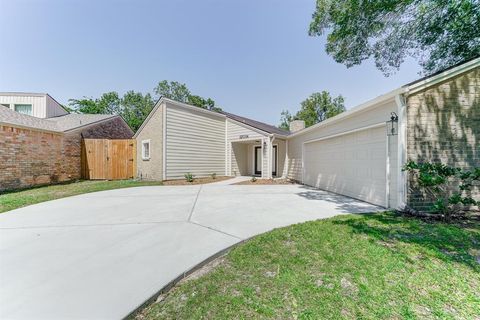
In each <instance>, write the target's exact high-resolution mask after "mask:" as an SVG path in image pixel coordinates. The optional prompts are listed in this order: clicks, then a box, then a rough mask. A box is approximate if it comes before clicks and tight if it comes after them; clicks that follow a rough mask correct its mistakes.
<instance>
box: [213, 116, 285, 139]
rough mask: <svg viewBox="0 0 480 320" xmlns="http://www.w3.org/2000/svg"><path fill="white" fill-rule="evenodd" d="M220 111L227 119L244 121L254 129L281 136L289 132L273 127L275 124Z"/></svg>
mask: <svg viewBox="0 0 480 320" xmlns="http://www.w3.org/2000/svg"><path fill="white" fill-rule="evenodd" d="M220 113H223V114H224V115H226V116H227V118H229V119H232V120H235V121H238V122H241V123H244V124H246V125H248V126H251V127H254V128H256V129H259V130H262V131H264V132H267V133H273V134H279V135H282V136H288V135H289V134H290V131H287V130H283V129H280V128H278V127H275V126H273V125H270V124H267V123H263V122H260V121H256V120H252V119H249V118H245V117H242V116H238V115H236V114H233V113H229V112H225V111H220Z"/></svg>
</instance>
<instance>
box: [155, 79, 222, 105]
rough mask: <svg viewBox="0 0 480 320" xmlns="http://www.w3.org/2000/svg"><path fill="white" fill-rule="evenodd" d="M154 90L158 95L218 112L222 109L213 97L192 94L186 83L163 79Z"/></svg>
mask: <svg viewBox="0 0 480 320" xmlns="http://www.w3.org/2000/svg"><path fill="white" fill-rule="evenodd" d="M153 91H154V92H155V94H156V95H157V96H158V97H165V98H168V99H172V100H175V101H178V102H184V103H188V104H191V105H194V106H196V107H199V108H203V109H208V110H212V111H216V112H218V111H221V110H222V108H220V107H218V106H215V101H214V100H213V99H211V98H203V97H201V96H198V95H194V94H192V93H191V92H190V90H189V89H188V87H187V86H186V84H184V83H180V82H176V81H170V82H169V81H167V80H162V81H160V82H159V83H158V85H157V86H156V87H155V88H154V89H153Z"/></svg>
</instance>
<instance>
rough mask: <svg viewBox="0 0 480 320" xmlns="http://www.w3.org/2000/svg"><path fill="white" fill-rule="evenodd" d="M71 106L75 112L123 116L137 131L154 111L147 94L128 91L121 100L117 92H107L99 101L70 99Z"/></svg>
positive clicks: (151, 101)
mask: <svg viewBox="0 0 480 320" xmlns="http://www.w3.org/2000/svg"><path fill="white" fill-rule="evenodd" d="M69 105H70V107H71V109H72V110H73V111H74V112H78V113H96V114H115V115H119V116H122V117H123V119H125V121H126V122H127V124H128V125H129V126H130V128H132V130H134V131H136V130H137V129H138V128H139V127H140V126H141V124H142V122H143V120H145V118H146V117H147V115H148V114H149V112H150V111H151V110H152V108H153V105H154V101H153V99H152V96H151V95H150V94H149V93H147V94H146V95H145V96H144V95H143V94H142V93H140V92H134V91H128V92H127V93H125V95H124V96H123V97H122V98H120V96H119V95H118V93H117V92H113V91H112V92H107V93H104V94H102V96H101V97H100V98H98V99H93V98H83V99H70V100H69Z"/></svg>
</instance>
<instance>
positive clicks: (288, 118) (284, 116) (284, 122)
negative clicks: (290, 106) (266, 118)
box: [278, 110, 295, 130]
mask: <svg viewBox="0 0 480 320" xmlns="http://www.w3.org/2000/svg"><path fill="white" fill-rule="evenodd" d="M293 120H295V119H294V117H293V116H292V115H291V114H290V111H288V110H282V113H280V125H279V126H278V127H279V128H281V129H284V130H290V122H292V121H293Z"/></svg>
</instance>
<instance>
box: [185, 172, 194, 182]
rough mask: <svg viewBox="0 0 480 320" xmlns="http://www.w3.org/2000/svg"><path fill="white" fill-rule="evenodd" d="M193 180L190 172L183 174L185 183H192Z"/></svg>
mask: <svg viewBox="0 0 480 320" xmlns="http://www.w3.org/2000/svg"><path fill="white" fill-rule="evenodd" d="M193 178H194V176H193V174H191V173H190V172H187V173H185V179H186V180H187V182H193Z"/></svg>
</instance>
